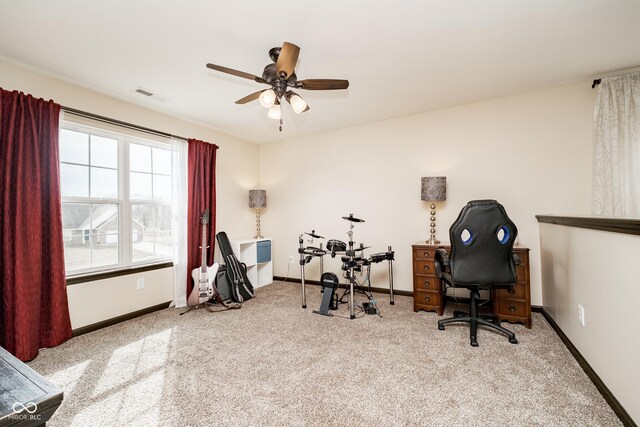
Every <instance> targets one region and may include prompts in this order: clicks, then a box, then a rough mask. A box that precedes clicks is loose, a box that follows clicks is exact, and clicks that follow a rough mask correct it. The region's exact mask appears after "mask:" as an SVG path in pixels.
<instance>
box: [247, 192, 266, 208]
mask: <svg viewBox="0 0 640 427" xmlns="http://www.w3.org/2000/svg"><path fill="white" fill-rule="evenodd" d="M249 207H250V208H266V207H267V190H249Z"/></svg>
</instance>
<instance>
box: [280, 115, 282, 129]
mask: <svg viewBox="0 0 640 427" xmlns="http://www.w3.org/2000/svg"><path fill="white" fill-rule="evenodd" d="M280 132H282V117H280Z"/></svg>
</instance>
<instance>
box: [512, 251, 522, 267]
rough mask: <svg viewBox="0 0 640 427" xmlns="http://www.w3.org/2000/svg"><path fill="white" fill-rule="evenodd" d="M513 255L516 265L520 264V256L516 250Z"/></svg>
mask: <svg viewBox="0 0 640 427" xmlns="http://www.w3.org/2000/svg"><path fill="white" fill-rule="evenodd" d="M512 255H513V262H514V263H515V265H520V257H519V256H518V255H516V253H515V252H513V253H512Z"/></svg>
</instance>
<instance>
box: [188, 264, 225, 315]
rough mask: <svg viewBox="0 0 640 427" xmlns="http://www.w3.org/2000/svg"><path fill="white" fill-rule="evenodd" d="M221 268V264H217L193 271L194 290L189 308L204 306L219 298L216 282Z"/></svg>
mask: <svg viewBox="0 0 640 427" xmlns="http://www.w3.org/2000/svg"><path fill="white" fill-rule="evenodd" d="M219 268H220V264H218V263H217V262H216V263H214V264H213V265H212V266H210V267H206V266H205V267H204V268H203V267H198V268H194V269H193V270H192V271H191V277H192V278H193V290H192V291H191V294H189V298H188V299H187V305H188V306H189V307H193V306H194V305H198V304H204V303H205V302H207V301H209V300H210V299H211V298H216V297H217V296H218V290H217V289H216V285H215V280H216V275H217V274H218V269H219Z"/></svg>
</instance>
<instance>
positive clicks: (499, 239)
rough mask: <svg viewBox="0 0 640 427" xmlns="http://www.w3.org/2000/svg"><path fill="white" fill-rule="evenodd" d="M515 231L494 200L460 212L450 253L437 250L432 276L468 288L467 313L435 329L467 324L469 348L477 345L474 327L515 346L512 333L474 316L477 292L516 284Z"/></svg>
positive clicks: (472, 204) (493, 321)
mask: <svg viewBox="0 0 640 427" xmlns="http://www.w3.org/2000/svg"><path fill="white" fill-rule="evenodd" d="M517 235H518V229H517V228H516V226H515V224H514V223H513V222H512V221H511V220H510V219H509V217H508V216H507V213H506V212H505V210H504V207H502V205H501V204H500V203H498V202H496V201H495V200H473V201H471V202H469V203H467V205H466V206H465V207H464V208H463V209H462V211H461V212H460V215H458V219H456V220H455V222H454V223H453V224H452V225H451V228H450V229H449V239H450V241H451V251H450V253H449V254H447V252H446V251H445V250H444V249H438V250H437V251H436V255H435V268H436V274H437V275H438V277H439V278H440V279H442V280H444V282H445V284H447V285H449V286H452V287H461V288H466V289H469V291H470V302H469V313H461V312H455V313H454V317H451V318H448V319H443V320H439V321H438V329H440V330H441V331H442V330H444V325H446V324H448V323H455V322H464V323H469V328H470V338H471V345H472V346H473V347H477V346H478V340H477V331H478V325H480V326H487V327H489V328H492V329H495V330H497V331H499V332H502V333H504V334H506V335H507V336H508V337H509V342H511V343H513V344H517V343H518V340H516V336H515V334H514V333H513V332H511V331H509V330H507V329H505V328H503V327H502V326H500V323H499V322H498V321H497V320H496V319H495V318H493V317H491V316H481V315H480V316H479V315H478V299H479V298H480V290H484V289H492V288H510V287H512V286H513V285H514V284H515V283H516V267H515V265H516V263H517V262H519V261H518V258H517V256H516V255H515V254H514V253H513V242H514V240H515V238H516V236H517Z"/></svg>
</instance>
